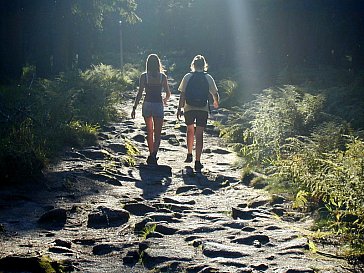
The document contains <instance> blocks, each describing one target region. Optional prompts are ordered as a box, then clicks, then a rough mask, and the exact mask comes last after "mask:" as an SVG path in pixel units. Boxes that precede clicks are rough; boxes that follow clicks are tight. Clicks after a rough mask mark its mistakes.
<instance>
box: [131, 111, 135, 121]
mask: <svg viewBox="0 0 364 273" xmlns="http://www.w3.org/2000/svg"><path fill="white" fill-rule="evenodd" d="M130 116H131V118H132V119H135V108H133V110H132V111H131V115H130Z"/></svg>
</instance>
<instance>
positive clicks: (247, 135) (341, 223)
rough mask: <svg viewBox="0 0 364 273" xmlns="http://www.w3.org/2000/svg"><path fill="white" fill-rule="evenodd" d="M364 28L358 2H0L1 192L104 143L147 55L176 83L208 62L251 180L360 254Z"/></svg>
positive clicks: (230, 136)
mask: <svg viewBox="0 0 364 273" xmlns="http://www.w3.org/2000/svg"><path fill="white" fill-rule="evenodd" d="M363 20H364V1H361V0H345V1H344V0H259V1H257V0H240V1H239V0H227V1H221V0H109V1H106V0H62V1H59V0H54V1H49V0H34V1H26V0H12V1H6V0H2V1H1V2H0V35H1V38H2V39H1V43H0V60H1V62H0V83H1V88H0V122H1V129H0V133H1V135H0V142H1V148H0V177H1V183H10V182H11V183H14V182H16V181H19V180H24V178H27V179H29V177H33V178H37V177H38V176H41V170H42V168H43V167H44V165H46V164H47V163H48V162H49V161H50V160H53V159H54V158H55V157H56V155H57V153H59V151H62V150H63V149H64V148H65V147H76V146H83V145H90V144H91V143H94V142H95V141H96V133H97V131H98V130H99V129H100V128H102V125H103V124H105V123H107V122H109V121H111V120H115V119H117V118H118V116H119V114H118V113H117V111H116V108H115V107H114V105H115V103H117V102H118V101H120V100H122V99H123V91H126V90H130V89H133V88H135V87H136V85H137V78H138V75H139V73H140V71H142V70H143V65H144V60H145V58H146V56H147V55H148V54H149V53H157V54H159V55H160V56H161V58H162V61H163V64H164V65H165V68H166V73H167V74H169V75H171V76H173V78H174V79H175V80H177V81H180V80H181V78H182V76H183V74H184V73H185V72H186V71H188V69H189V63H190V61H191V59H192V58H193V56H194V55H196V54H203V55H204V56H205V57H206V58H207V60H208V63H209V67H210V70H209V71H210V72H211V74H212V75H213V76H214V78H215V79H216V81H217V83H218V87H219V90H220V93H221V97H222V107H225V108H227V109H229V110H230V111H231V112H232V113H233V114H232V115H230V118H229V120H228V121H226V122H224V123H219V124H218V123H217V124H216V126H218V127H219V128H220V130H221V137H224V138H226V140H227V141H229V142H230V143H231V145H232V147H233V148H234V149H235V151H236V152H237V153H238V154H239V155H240V156H241V160H242V162H241V169H242V179H243V181H245V180H249V183H250V185H251V186H255V187H266V188H267V189H270V190H271V191H273V192H274V191H279V192H280V193H282V191H284V192H285V194H289V196H292V200H293V201H294V202H293V206H294V207H295V208H297V209H301V210H306V211H311V212H314V213H315V216H316V217H317V226H316V230H317V231H318V232H322V231H328V232H329V234H330V235H331V234H335V235H336V236H337V237H336V238H339V239H341V240H342V241H341V242H349V243H348V245H349V246H350V249H351V250H350V251H351V252H350V253H351V254H352V251H353V250H352V249H353V248H352V247H354V249H355V250H354V253H355V255H357V256H360V255H363V254H362V253H363V251H364V250H363V244H362V242H363V233H364V232H363V231H364V212H363V208H364V189H363V188H364V187H363V184H364V182H363V181H364V163H363V160H364V142H363V134H362V129H363V125H364V112H363V107H364V93H363V88H364V78H363V76H364V73H363V72H364V41H363V40H364V24H363ZM120 52H122V55H121V54H120ZM121 65H123V67H122V68H123V69H122V70H121V69H120V68H121ZM90 109H93V110H94V111H91V112H90V111H89V110H90ZM257 173H261V174H264V175H260V176H257V177H254V174H257ZM252 177H253V178H252ZM325 234H326V233H325ZM320 236H321V235H320ZM322 236H323V237H324V235H322ZM325 236H326V235H325ZM328 236H329V235H328ZM347 239H349V240H347ZM351 254H350V255H351Z"/></svg>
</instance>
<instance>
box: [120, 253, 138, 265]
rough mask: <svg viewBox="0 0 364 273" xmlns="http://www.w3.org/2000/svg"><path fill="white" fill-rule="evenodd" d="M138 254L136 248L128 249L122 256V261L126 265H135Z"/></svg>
mask: <svg viewBox="0 0 364 273" xmlns="http://www.w3.org/2000/svg"><path fill="white" fill-rule="evenodd" d="M139 258H140V255H139V252H138V251H137V250H129V251H128V253H127V254H126V256H125V257H124V258H123V263H124V264H126V265H131V266H133V265H135V264H136V263H137V262H138V261H139Z"/></svg>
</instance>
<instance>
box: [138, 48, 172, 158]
mask: <svg viewBox="0 0 364 273" xmlns="http://www.w3.org/2000/svg"><path fill="white" fill-rule="evenodd" d="M145 67H146V69H145V70H146V71H145V72H143V73H142V74H141V75H140V78H139V90H138V94H137V96H136V98H135V101H134V106H133V110H132V112H131V117H132V118H133V119H134V118H135V110H136V108H137V106H138V104H139V102H140V100H141V98H142V97H143V93H144V91H145V96H144V101H143V106H142V115H143V117H144V120H145V125H146V127H147V143H148V149H149V156H148V158H147V164H154V165H155V164H157V160H158V158H157V153H158V150H159V145H160V141H161V132H162V126H163V118H164V105H166V104H167V101H168V99H169V97H170V96H171V91H170V89H169V86H168V79H167V76H166V75H165V74H164V73H163V67H162V64H161V61H160V59H159V57H158V56H157V55H156V54H150V55H149V56H148V58H147V60H146V64H145ZM163 91H164V92H165V96H164V98H162V92H163Z"/></svg>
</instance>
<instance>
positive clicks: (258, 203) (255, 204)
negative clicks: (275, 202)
mask: <svg viewBox="0 0 364 273" xmlns="http://www.w3.org/2000/svg"><path fill="white" fill-rule="evenodd" d="M266 204H268V201H267V200H259V201H254V202H252V203H250V204H249V208H258V207H261V206H265V205H266Z"/></svg>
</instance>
